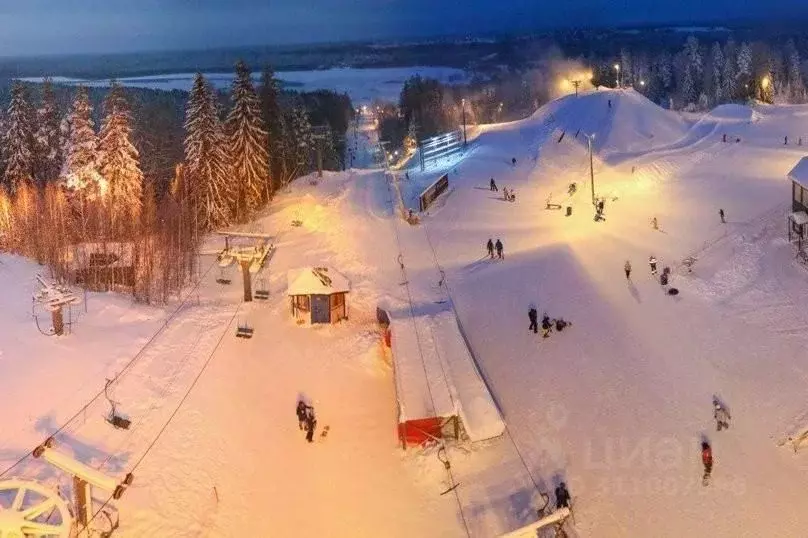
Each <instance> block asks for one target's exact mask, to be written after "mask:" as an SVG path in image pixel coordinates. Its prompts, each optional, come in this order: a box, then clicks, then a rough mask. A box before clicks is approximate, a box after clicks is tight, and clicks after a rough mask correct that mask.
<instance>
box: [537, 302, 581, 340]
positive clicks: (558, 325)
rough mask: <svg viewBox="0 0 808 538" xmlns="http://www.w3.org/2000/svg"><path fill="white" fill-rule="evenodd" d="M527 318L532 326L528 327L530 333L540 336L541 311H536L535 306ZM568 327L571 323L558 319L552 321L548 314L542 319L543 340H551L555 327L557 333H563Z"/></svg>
mask: <svg viewBox="0 0 808 538" xmlns="http://www.w3.org/2000/svg"><path fill="white" fill-rule="evenodd" d="M527 317H528V319H529V320H530V326H529V327H528V330H529V331H533V334H538V332H539V311H538V310H536V307H535V306H531V307H530V309H528V311H527ZM568 325H570V322H569V321H565V320H564V319H563V318H558V319H550V316H548V315H547V312H545V313H544V315H543V316H542V318H541V330H542V335H541V336H542V338H549V337H550V331H552V330H553V327H555V329H556V331H558V332H561V331H563V330H564V329H565V328H566V327H567V326H568Z"/></svg>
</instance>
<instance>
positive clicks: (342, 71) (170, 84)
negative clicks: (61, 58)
mask: <svg viewBox="0 0 808 538" xmlns="http://www.w3.org/2000/svg"><path fill="white" fill-rule="evenodd" d="M415 74H420V75H422V76H424V77H430V78H435V79H438V80H440V81H441V82H447V83H451V82H464V81H465V80H466V79H467V76H468V75H467V74H466V72H465V71H463V70H461V69H455V68H452V67H427V66H424V67H384V68H367V69H357V68H352V67H346V68H333V69H323V70H311V71H279V72H278V73H277V77H278V78H279V79H280V80H281V82H282V83H283V85H284V87H286V88H288V89H294V90H300V91H313V90H319V89H325V90H334V91H337V92H340V93H347V94H348V95H350V97H351V100H352V101H353V102H354V103H369V102H371V101H373V100H374V99H382V100H388V101H397V100H398V96H399V93H400V92H401V88H402V86H403V85H404V82H405V81H406V80H407V79H408V78H410V77H411V76H413V75H415ZM205 76H206V77H207V79H208V81H210V83H211V84H213V86H214V87H216V88H217V89H220V90H223V89H227V88H229V86H230V84H231V82H232V80H233V74H232V73H206V74H205ZM253 77H254V78H255V79H256V81H257V80H258V79H259V78H260V73H254V74H253ZM52 78H53V81H54V82H56V83H60V84H84V85H86V86H91V87H104V86H108V85H109V84H110V79H100V80H87V79H81V78H72V77H62V76H54V77H52ZM193 78H194V74H193V73H175V74H167V75H149V76H139V77H125V78H121V79H119V80H120V82H121V83H122V84H124V85H125V86H130V87H136V88H149V89H154V90H165V91H170V90H181V91H188V90H189V89H190V88H191V84H192V82H193ZM23 80H26V81H28V82H41V81H42V77H28V78H24V79H23Z"/></svg>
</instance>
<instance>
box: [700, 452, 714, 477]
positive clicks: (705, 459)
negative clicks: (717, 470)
mask: <svg viewBox="0 0 808 538" xmlns="http://www.w3.org/2000/svg"><path fill="white" fill-rule="evenodd" d="M701 462H702V463H703V464H704V476H702V483H703V484H704V485H705V486H706V485H707V481H708V480H709V479H710V474H711V473H712V472H713V449H712V448H710V443H708V442H707V441H702V442H701Z"/></svg>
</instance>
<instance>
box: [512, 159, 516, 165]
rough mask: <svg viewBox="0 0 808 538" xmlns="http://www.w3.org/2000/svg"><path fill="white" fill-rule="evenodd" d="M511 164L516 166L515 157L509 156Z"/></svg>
mask: <svg viewBox="0 0 808 538" xmlns="http://www.w3.org/2000/svg"><path fill="white" fill-rule="evenodd" d="M511 166H516V157H513V158H511Z"/></svg>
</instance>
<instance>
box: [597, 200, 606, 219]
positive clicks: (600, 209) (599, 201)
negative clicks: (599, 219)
mask: <svg viewBox="0 0 808 538" xmlns="http://www.w3.org/2000/svg"><path fill="white" fill-rule="evenodd" d="M605 204H606V201H605V200H604V199H603V198H601V199H600V200H598V213H599V214H600V215H603V206H604V205H605Z"/></svg>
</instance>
